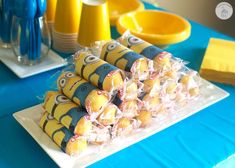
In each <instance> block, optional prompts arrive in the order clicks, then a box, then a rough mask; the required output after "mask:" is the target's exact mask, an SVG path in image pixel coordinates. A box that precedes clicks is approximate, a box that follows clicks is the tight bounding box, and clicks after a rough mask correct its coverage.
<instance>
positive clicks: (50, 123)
mask: <svg viewBox="0 0 235 168" xmlns="http://www.w3.org/2000/svg"><path fill="white" fill-rule="evenodd" d="M39 125H40V127H41V128H42V130H43V131H44V132H45V133H46V134H47V135H48V136H49V137H50V138H51V139H52V140H53V141H54V142H55V143H56V144H57V145H58V146H59V147H60V148H61V150H63V151H64V152H65V153H67V154H69V155H78V154H80V153H81V152H83V151H84V150H86V148H87V140H86V138H84V137H82V136H78V135H74V134H73V133H71V132H70V131H69V130H68V129H67V128H66V127H65V126H63V125H62V124H60V123H59V122H58V121H57V120H56V119H54V118H53V117H52V116H51V115H50V114H49V113H47V112H45V113H43V114H42V117H41V120H40V123H39Z"/></svg>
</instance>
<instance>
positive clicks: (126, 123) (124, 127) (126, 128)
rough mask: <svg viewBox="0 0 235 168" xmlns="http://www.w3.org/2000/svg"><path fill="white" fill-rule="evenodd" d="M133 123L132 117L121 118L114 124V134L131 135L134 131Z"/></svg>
mask: <svg viewBox="0 0 235 168" xmlns="http://www.w3.org/2000/svg"><path fill="white" fill-rule="evenodd" d="M133 129H134V128H133V125H132V122H131V120H130V119H128V118H121V119H119V121H118V122H117V123H116V125H114V132H113V133H114V136H125V135H129V134H130V133H131V132H132V131H133Z"/></svg>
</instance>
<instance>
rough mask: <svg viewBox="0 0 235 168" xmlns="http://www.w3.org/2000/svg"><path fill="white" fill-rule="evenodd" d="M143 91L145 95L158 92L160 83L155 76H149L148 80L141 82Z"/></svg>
mask: <svg viewBox="0 0 235 168" xmlns="http://www.w3.org/2000/svg"><path fill="white" fill-rule="evenodd" d="M143 84H144V91H145V92H147V93H150V92H156V91H158V90H160V87H161V83H160V79H159V77H158V76H157V75H154V76H151V77H150V78H149V79H146V80H144V81H143Z"/></svg>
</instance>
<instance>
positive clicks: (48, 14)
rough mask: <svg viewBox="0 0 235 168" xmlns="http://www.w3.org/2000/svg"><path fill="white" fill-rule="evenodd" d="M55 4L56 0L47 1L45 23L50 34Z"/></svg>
mask: <svg viewBox="0 0 235 168" xmlns="http://www.w3.org/2000/svg"><path fill="white" fill-rule="evenodd" d="M56 3H57V0H47V10H46V21H47V25H48V28H49V30H50V33H51V34H52V30H53V27H54V21H55V12H56Z"/></svg>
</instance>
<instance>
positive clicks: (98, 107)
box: [57, 72, 110, 118]
mask: <svg viewBox="0 0 235 168" xmlns="http://www.w3.org/2000/svg"><path fill="white" fill-rule="evenodd" d="M57 85H58V88H59V90H60V92H61V93H63V94H64V95H66V96H67V97H68V98H69V99H71V100H72V101H73V102H75V103H76V104H78V105H80V106H82V107H85V108H86V110H87V112H88V113H89V114H90V117H92V118H93V116H97V115H98V114H99V113H100V112H102V110H103V109H104V107H105V106H106V105H107V104H108V103H109V100H110V96H109V95H108V94H107V92H105V91H102V90H99V89H97V88H96V87H95V86H93V85H92V84H91V83H89V82H88V81H86V80H84V79H82V78H81V77H80V76H77V75H75V74H74V73H72V72H63V73H62V74H61V75H60V77H59V78H58V80H57Z"/></svg>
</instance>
